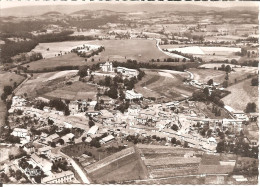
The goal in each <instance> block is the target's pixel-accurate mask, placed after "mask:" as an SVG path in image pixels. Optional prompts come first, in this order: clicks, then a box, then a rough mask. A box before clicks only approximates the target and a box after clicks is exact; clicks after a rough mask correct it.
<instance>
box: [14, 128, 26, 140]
mask: <svg viewBox="0 0 260 187" xmlns="http://www.w3.org/2000/svg"><path fill="white" fill-rule="evenodd" d="M12 135H13V136H18V137H20V138H25V137H26V136H28V130H27V129H22V128H14V130H13V132H12Z"/></svg>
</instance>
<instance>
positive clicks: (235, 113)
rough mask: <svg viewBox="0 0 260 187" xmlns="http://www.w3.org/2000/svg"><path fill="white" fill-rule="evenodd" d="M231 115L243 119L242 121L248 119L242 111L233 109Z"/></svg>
mask: <svg viewBox="0 0 260 187" xmlns="http://www.w3.org/2000/svg"><path fill="white" fill-rule="evenodd" d="M232 115H233V116H234V117H235V118H236V119H240V120H244V121H248V120H249V118H248V117H247V115H246V114H245V113H244V112H243V111H238V110H236V111H233V112H232Z"/></svg>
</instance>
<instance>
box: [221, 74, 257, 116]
mask: <svg viewBox="0 0 260 187" xmlns="http://www.w3.org/2000/svg"><path fill="white" fill-rule="evenodd" d="M227 90H228V91H231V94H229V95H227V96H226V97H224V98H223V99H222V100H223V101H224V103H225V105H228V106H230V107H232V108H233V109H235V110H245V108H246V105H247V103H249V102H255V103H256V105H257V111H259V109H258V106H259V105H258V86H251V79H247V80H245V81H243V82H240V83H238V84H235V85H232V86H230V87H228V88H227ZM234 101H236V102H234Z"/></svg>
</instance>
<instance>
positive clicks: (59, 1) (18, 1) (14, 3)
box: [0, 0, 259, 8]
mask: <svg viewBox="0 0 260 187" xmlns="http://www.w3.org/2000/svg"><path fill="white" fill-rule="evenodd" d="M95 2H99V3H100V1H95ZM95 2H94V3H95ZM120 2H121V3H125V4H136V3H147V2H133V1H131V2H129V1H128V2H125V1H124V2H122V0H121V1H120ZM87 3H93V2H90V1H89V0H76V1H75V0H74V1H73V0H66V1H65V0H0V8H11V7H20V6H35V5H39V6H40V5H80V4H87ZM102 3H115V4H116V3H119V2H118V1H115V0H114V1H110V2H102ZM149 3H164V2H149ZM167 3H182V4H185V3H189V4H196V5H203V6H214V7H223V6H225V7H234V6H257V5H259V2H252V1H251V2H248V1H246V2H245V1H235V2H234V1H233V2H230V1H227V2H219V1H214V2H185V1H182V2H167Z"/></svg>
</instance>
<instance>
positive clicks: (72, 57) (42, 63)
mask: <svg viewBox="0 0 260 187" xmlns="http://www.w3.org/2000/svg"><path fill="white" fill-rule="evenodd" d="M92 64H95V62H90V60H89V61H88V62H86V61H85V60H84V58H81V57H79V56H78V55H77V54H75V53H69V54H66V55H62V56H57V57H54V58H47V59H42V60H38V61H34V62H30V63H28V64H25V65H23V66H24V67H27V69H28V70H34V71H43V70H46V71H47V70H53V69H54V68H56V67H61V66H62V67H64V66H83V65H92Z"/></svg>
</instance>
